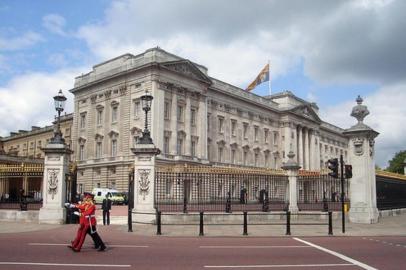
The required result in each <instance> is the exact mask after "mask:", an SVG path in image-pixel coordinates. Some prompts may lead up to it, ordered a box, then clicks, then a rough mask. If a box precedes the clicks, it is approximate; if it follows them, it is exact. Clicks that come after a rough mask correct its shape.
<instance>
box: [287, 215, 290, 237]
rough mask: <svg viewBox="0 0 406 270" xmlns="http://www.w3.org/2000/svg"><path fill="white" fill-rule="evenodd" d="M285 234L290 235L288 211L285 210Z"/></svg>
mask: <svg viewBox="0 0 406 270" xmlns="http://www.w3.org/2000/svg"><path fill="white" fill-rule="evenodd" d="M286 235H290V211H286Z"/></svg>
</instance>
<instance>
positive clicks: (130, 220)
mask: <svg viewBox="0 0 406 270" xmlns="http://www.w3.org/2000/svg"><path fill="white" fill-rule="evenodd" d="M127 222H128V232H132V231H133V218H132V211H131V208H130V207H128V220H127Z"/></svg>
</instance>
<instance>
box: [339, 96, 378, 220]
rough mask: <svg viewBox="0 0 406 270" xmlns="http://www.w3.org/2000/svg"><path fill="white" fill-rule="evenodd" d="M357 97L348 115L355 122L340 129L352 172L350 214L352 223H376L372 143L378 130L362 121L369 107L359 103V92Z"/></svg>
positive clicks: (376, 211) (360, 99)
mask: <svg viewBox="0 0 406 270" xmlns="http://www.w3.org/2000/svg"><path fill="white" fill-rule="evenodd" d="M356 101H357V104H358V105H357V106H355V107H354V108H353V109H352V113H351V116H353V117H355V118H356V119H357V120H358V123H357V124H356V125H354V126H352V127H351V128H349V129H347V130H345V131H344V132H343V134H344V135H346V136H347V137H348V138H349V152H348V157H349V161H350V164H351V165H352V173H353V177H352V179H351V180H350V194H349V197H350V203H351V207H350V212H349V218H350V221H351V222H354V223H376V222H378V215H379V213H378V209H377V207H376V176H375V161H374V144H375V138H376V137H377V136H378V135H379V133H378V132H376V131H375V130H373V129H371V128H370V127H369V126H367V125H365V124H364V123H363V120H364V118H365V116H367V115H368V114H369V111H368V109H367V107H366V106H365V105H362V101H363V100H362V98H361V97H360V96H358V98H357V99H356Z"/></svg>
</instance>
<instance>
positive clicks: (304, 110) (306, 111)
mask: <svg viewBox="0 0 406 270" xmlns="http://www.w3.org/2000/svg"><path fill="white" fill-rule="evenodd" d="M290 111H291V112H292V113H294V114H297V115H300V116H301V117H304V118H306V119H309V120H312V121H315V122H319V123H320V122H321V119H320V117H319V116H318V115H317V114H316V112H315V111H314V110H313V108H312V107H311V106H310V105H308V104H303V105H299V106H297V107H295V108H293V109H291V110H290Z"/></svg>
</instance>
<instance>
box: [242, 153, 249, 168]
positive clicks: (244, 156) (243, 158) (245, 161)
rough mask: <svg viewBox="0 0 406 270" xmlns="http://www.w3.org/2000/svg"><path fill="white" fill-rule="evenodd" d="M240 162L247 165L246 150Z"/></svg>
mask: <svg viewBox="0 0 406 270" xmlns="http://www.w3.org/2000/svg"><path fill="white" fill-rule="evenodd" d="M242 160H243V164H244V165H247V162H248V151H247V150H244V152H243V156H242Z"/></svg>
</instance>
